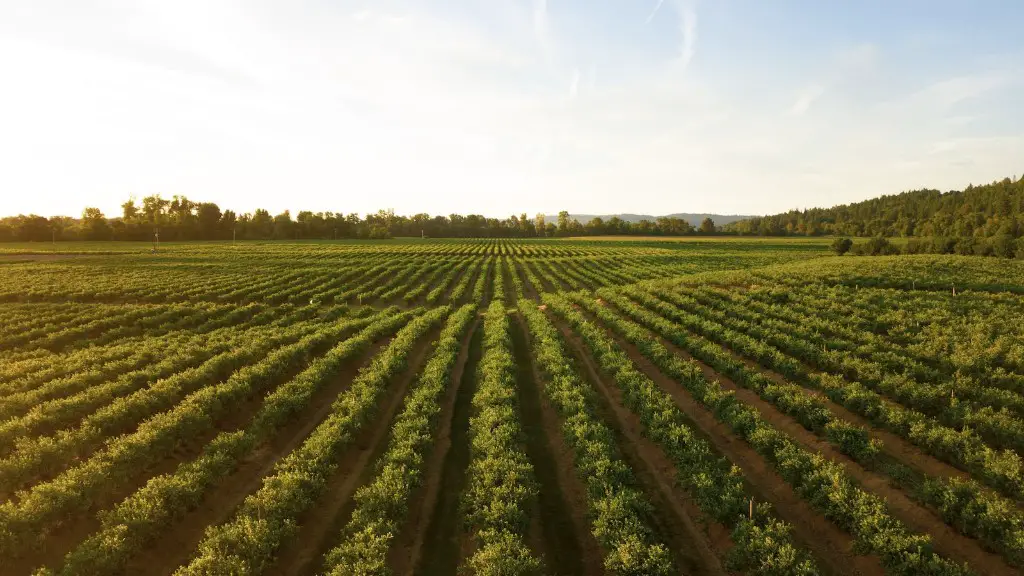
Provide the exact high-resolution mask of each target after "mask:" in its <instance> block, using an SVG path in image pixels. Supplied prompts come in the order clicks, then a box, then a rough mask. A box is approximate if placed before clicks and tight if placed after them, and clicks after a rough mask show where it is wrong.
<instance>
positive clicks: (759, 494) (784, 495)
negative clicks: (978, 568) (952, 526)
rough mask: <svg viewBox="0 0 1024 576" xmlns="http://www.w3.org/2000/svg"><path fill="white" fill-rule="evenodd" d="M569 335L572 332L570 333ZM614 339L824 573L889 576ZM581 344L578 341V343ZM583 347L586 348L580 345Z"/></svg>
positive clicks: (691, 400)
mask: <svg viewBox="0 0 1024 576" xmlns="http://www.w3.org/2000/svg"><path fill="white" fill-rule="evenodd" d="M563 330H565V331H567V330H568V329H567V328H564V325H563ZM606 332H608V335H609V337H612V338H615V339H616V342H617V343H618V344H619V346H621V348H622V350H623V351H624V352H626V353H627V354H628V355H629V357H630V359H631V360H632V361H633V363H634V364H635V365H636V367H637V369H639V370H640V371H641V372H643V373H644V374H645V375H646V376H647V377H649V378H650V379H651V380H653V381H654V382H655V383H656V384H657V385H658V386H659V387H660V388H661V389H662V391H663V392H665V393H667V394H668V395H669V396H670V397H671V398H672V399H673V401H674V402H675V404H676V406H677V407H678V408H679V409H680V410H681V411H682V412H683V413H684V414H685V415H686V416H687V417H688V418H689V419H690V421H691V422H692V423H693V424H694V426H695V428H696V429H698V430H699V431H700V432H701V433H702V434H703V435H704V436H705V437H706V438H707V439H708V440H709V441H710V442H711V443H712V445H713V446H714V447H715V449H716V450H718V452H719V453H720V454H722V455H723V456H725V457H726V458H728V459H729V460H730V461H731V462H732V463H733V464H735V465H736V466H738V467H739V468H740V469H741V470H742V471H743V475H744V477H745V479H746V481H747V485H748V489H749V493H750V494H751V495H753V496H754V498H755V499H756V500H760V501H767V502H771V503H772V505H773V506H774V508H775V511H776V514H777V515H778V516H779V518H781V519H782V520H785V521H786V522H788V523H789V524H791V525H792V526H793V535H794V538H795V540H796V542H797V543H798V545H800V546H802V547H803V548H805V549H807V550H809V551H810V552H811V553H813V554H814V555H815V557H816V559H817V561H818V565H819V567H820V568H822V569H823V570H825V571H826V572H828V573H830V574H837V575H838V574H851V575H853V574H857V575H869V574H878V575H880V574H883V573H884V570H883V568H882V565H881V563H880V561H879V559H878V558H876V557H871V556H863V555H859V554H857V553H855V552H854V542H853V538H852V537H851V536H850V535H849V534H847V533H846V532H844V531H842V530H841V529H839V527H837V526H836V525H835V524H833V523H832V522H830V521H829V520H828V519H827V518H825V517H824V516H822V515H821V514H819V513H818V512H816V511H815V510H814V509H813V508H811V506H810V505H809V504H808V503H807V502H806V501H804V500H803V499H802V498H800V496H798V495H797V494H796V493H795V492H794V491H793V489H792V487H791V486H790V485H789V484H788V483H786V481H785V480H783V479H782V478H781V477H780V476H779V475H778V474H777V473H776V472H775V470H774V469H772V467H771V464H769V463H768V462H766V461H765V459H764V458H762V457H761V455H760V454H758V453H757V452H756V451H755V450H754V449H753V448H751V447H750V446H749V445H748V444H747V443H746V442H744V441H743V440H742V439H739V438H737V437H736V436H735V435H734V434H733V432H732V431H731V430H729V428H728V427H727V426H726V425H725V424H722V423H721V422H719V421H718V420H716V419H715V417H714V415H713V414H712V413H710V412H709V411H708V410H707V409H705V408H704V407H703V406H702V405H701V404H700V403H699V402H697V401H696V400H695V399H694V398H693V397H692V396H690V393H689V392H688V391H687V390H686V389H685V388H684V387H683V386H682V385H681V384H679V383H677V382H675V381H674V380H672V379H671V378H669V377H668V376H666V375H664V374H663V373H662V372H661V371H660V370H658V368H657V367H656V366H654V365H653V364H652V363H651V362H650V361H648V360H647V359H646V358H645V357H644V356H643V355H642V354H641V353H640V352H639V351H638V350H636V348H635V347H634V346H632V345H631V344H629V343H628V342H625V341H623V340H621V339H618V338H616V336H615V335H614V334H612V333H610V331H606ZM576 338H577V340H578V337H576ZM580 345H582V344H580Z"/></svg>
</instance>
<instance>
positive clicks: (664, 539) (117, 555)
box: [0, 237, 1024, 576]
mask: <svg viewBox="0 0 1024 576" xmlns="http://www.w3.org/2000/svg"><path fill="white" fill-rule="evenodd" d="M828 245H829V241H828V240H823V239H802V240H788V239H770V240H765V239H743V238H717V237H716V238H688V239H685V240H669V241H666V240H664V239H658V238H611V239H605V238H602V239H600V240H595V239H590V238H587V239H558V240H509V239H492V240H460V239H452V240H429V239H427V240H422V239H396V240H382V241H338V242H328V241H319V242H239V243H237V244H232V243H230V242H211V243H198V242H197V243H164V244H160V245H159V246H158V247H156V249H155V251H154V247H153V245H152V244H149V243H137V244H135V243H68V244H61V243H58V244H56V245H53V244H20V245H11V244H8V245H0V498H2V503H0V573H2V574H4V575H6V574H32V573H42V574H66V575H76V574H132V575H134V574H145V575H148V574H180V575H185V574H289V575H300V574H301V575H306V574H335V575H353V574H359V575H363V574H400V575H413V574H416V575H419V574H424V575H446V576H455V575H456V574H479V575H492V574H493V575H498V574H502V575H505V574H509V575H512V574H516V575H518V574H551V575H589V574H611V575H619V574H621V575H648V574H650V575H669V574H721V575H724V574H759V575H761V574H764V575H769V574H770V575H776V574H778V575H790V574H792V575H812V574H836V575H838V574H906V575H911V574H914V575H916V574H957V575H961V574H962V575H966V574H986V575H989V574H992V575H1011V574H1020V573H1021V570H1022V566H1024V462H1022V460H1021V458H1020V453H1021V451H1022V450H1024V301H1022V293H1024V262H1021V261H1007V260H1000V259H989V258H981V257H957V256H892V257H852V256H843V257H835V256H832V255H831V254H830V252H829V248H828Z"/></svg>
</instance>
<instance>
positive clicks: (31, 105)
mask: <svg viewBox="0 0 1024 576" xmlns="http://www.w3.org/2000/svg"><path fill="white" fill-rule="evenodd" d="M1022 19H1024V4H1019V3H1013V2H1008V1H999V0H986V1H980V2H973V3H963V2H955V1H952V0H949V1H939V2H917V1H903V2H895V3H894V2H882V1H880V0H876V1H871V2H862V3H857V4H849V5H846V4H843V5H838V4H834V3H819V2H811V1H787V2H780V3H772V4H771V5H767V4H765V3H761V2H754V1H753V0H733V1H722V2H711V1H697V0H651V1H649V2H647V1H644V2H608V3H603V4H600V5H594V4H593V3H588V4H585V3H583V2H581V1H579V0H574V1H571V2H569V1H564V2H563V1H558V0H550V1H545V0H530V1H513V0H486V1H485V0H464V1H457V2H454V3H444V4H440V3H430V2H416V1H410V0H384V1H379V2H373V3H370V2H348V1H343V2H325V1H322V0H308V1H300V2H293V3H287V4H281V3H277V2H269V1H266V0H257V1H255V2H238V1H225V2H199V1H198V0H186V1H182V2H175V3H165V2H156V1H153V0H150V1H143V2H128V1H126V0H121V1H82V2H70V1H69V0H64V1H55V0H49V1H47V0H42V1H38V2H32V3H7V4H6V5H3V6H0V75H2V76H3V78H4V80H5V83H4V84H5V89H4V90H3V91H0V158H2V159H3V163H4V169H3V170H0V190H3V202H2V205H0V213H2V215H13V214H18V213H37V214H41V215H46V216H51V215H57V214H60V215H70V216H78V215H79V213H80V211H81V209H82V208H83V207H85V206H97V207H99V208H101V209H102V210H103V211H104V212H105V213H106V214H107V215H108V216H111V217H113V216H117V215H119V213H120V210H119V205H120V204H121V203H122V202H124V201H125V200H126V199H127V198H128V197H129V196H135V197H136V198H139V199H141V198H142V197H143V196H146V195H150V194H161V195H163V196H164V197H166V198H169V197H171V196H172V195H175V194H179V195H184V196H188V197H189V198H191V199H193V200H201V201H211V202H216V203H218V204H219V205H220V206H221V207H222V208H230V209H233V210H236V211H238V212H248V211H251V210H253V209H255V208H266V209H268V210H269V211H271V212H272V213H278V212H281V211H283V210H285V209H290V210H292V211H297V210H313V211H326V210H330V211H335V212H337V211H342V212H345V213H349V212H358V213H361V214H363V213H366V212H375V211H376V210H378V209H381V208H393V209H394V210H395V212H396V213H399V214H414V213H418V212H427V213H430V214H432V215H435V214H449V213H461V214H469V213H476V214H484V215H487V216H494V217H507V216H508V214H511V213H516V214H518V213H520V212H522V211H523V210H524V209H528V210H530V212H529V214H531V215H533V214H536V213H538V212H540V213H546V214H552V213H557V212H558V211H559V210H562V209H566V208H574V209H576V210H574V211H573V213H584V214H617V213H632V214H651V215H663V214H670V213H680V212H684V213H712V214H727V215H728V214H743V215H762V214H770V213H777V212H783V211H786V210H789V209H793V208H810V207H819V206H820V207H828V206H833V205H836V204H847V203H851V202H856V201H860V200H864V199H867V198H872V197H877V196H880V195H883V194H896V193H899V192H902V191H905V190H910V189H918V188H937V189H940V190H942V191H946V190H950V189H957V190H959V189H963V188H964V187H965V186H967V185H968V184H975V185H978V184H986V183H989V182H991V181H993V180H999V179H1002V178H1004V177H1007V176H1014V175H1017V174H1019V173H1020V172H1021V170H1022V166H1024V163H1022V162H1021V159H1022V158H1024V110H1022V109H1021V108H1020V106H1019V104H1017V103H1016V102H1015V99H1014V97H1015V95H1018V94H1019V93H1020V92H1021V89H1022V88H1024V40H1022V39H1021V38H1020V35H1019V30H1017V28H1018V25H1017V23H1019V22H1020V21H1022Z"/></svg>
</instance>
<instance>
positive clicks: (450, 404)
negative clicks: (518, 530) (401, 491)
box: [388, 318, 480, 576]
mask: <svg viewBox="0 0 1024 576" xmlns="http://www.w3.org/2000/svg"><path fill="white" fill-rule="evenodd" d="M479 326H480V319H479V318H477V319H476V320H474V321H473V325H472V326H470V328H469V330H468V331H467V332H466V336H465V337H464V338H463V341H462V346H461V348H460V349H459V357H458V358H457V359H456V361H455V369H454V371H453V372H452V375H451V380H450V381H449V383H448V390H447V391H446V392H445V395H444V403H443V405H442V406H441V413H440V415H439V416H438V424H437V431H436V432H435V440H434V446H433V450H431V452H430V454H429V455H427V459H426V461H425V463H424V466H423V470H424V474H423V477H424V481H423V484H422V485H421V486H420V487H419V488H418V489H417V490H415V491H414V492H413V494H412V497H411V498H410V499H409V515H408V517H407V519H406V522H405V524H404V525H403V527H402V529H401V530H400V531H399V533H398V535H397V536H396V537H395V540H394V542H393V543H392V545H391V549H390V550H389V551H388V566H390V567H391V570H392V573H394V574H397V575H399V576H412V574H413V570H414V569H415V568H416V566H418V565H419V563H420V560H421V559H422V556H423V544H424V541H425V540H426V539H427V536H428V528H429V526H430V524H431V523H432V522H433V519H434V517H435V515H436V513H437V508H438V504H439V501H440V494H441V491H442V489H444V488H446V487H445V486H444V484H443V483H442V480H443V477H444V464H445V460H446V458H447V456H448V453H449V451H450V450H451V449H452V444H453V430H452V423H453V416H454V414H455V406H456V400H457V399H458V398H459V397H460V395H462V394H463V393H464V391H463V388H462V383H463V380H464V378H465V374H466V368H467V367H468V366H469V355H470V348H471V346H472V342H473V336H474V335H475V334H476V332H477V330H478V328H479Z"/></svg>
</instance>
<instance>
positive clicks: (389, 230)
mask: <svg viewBox="0 0 1024 576" xmlns="http://www.w3.org/2000/svg"><path fill="white" fill-rule="evenodd" d="M715 231H716V227H715V224H714V222H713V221H712V220H711V219H710V218H706V219H705V220H704V221H703V222H702V223H701V225H700V226H697V227H695V226H693V225H692V224H690V223H689V222H687V221H686V220H684V219H682V218H676V217H661V218H656V219H655V220H653V221H648V220H644V221H641V222H628V221H625V220H622V219H620V218H618V217H611V218H609V219H607V220H604V219H601V218H593V219H591V220H590V221H589V222H587V223H586V224H582V223H580V222H578V221H577V220H575V219H572V218H570V217H569V213H568V212H561V213H559V214H558V216H557V218H556V220H555V221H554V222H552V221H550V220H548V219H547V218H545V217H544V216H543V215H540V214H538V215H537V216H534V217H532V218H531V217H529V216H527V215H526V214H521V215H519V216H516V215H514V214H513V215H512V216H510V217H508V218H505V219H500V218H487V217H484V216H479V215H476V214H470V215H468V216H462V215H459V214H452V215H450V216H430V215H429V214H416V215H414V216H399V215H396V214H395V213H394V212H393V211H391V210H380V211H378V212H377V213H375V214H367V215H366V217H365V218H360V217H359V215H358V214H343V213H341V212H337V213H335V212H309V211H304V212H299V213H298V214H296V215H294V216H292V214H291V212H289V211H287V210H286V211H284V212H282V213H280V214H277V215H271V214H270V212H268V211H266V210H256V211H254V212H252V213H246V214H236V213H235V212H233V211H231V210H221V208H220V206H218V205H216V204H214V203H212V202H193V201H192V200H189V199H188V198H186V197H184V196H174V197H173V198H171V199H170V200H168V199H165V198H161V197H160V196H147V197H145V198H143V199H142V201H141V202H136V201H135V200H129V201H127V202H125V203H124V204H122V205H121V215H120V216H119V217H115V218H109V217H107V216H106V215H105V214H103V212H102V211H100V210H99V209H98V208H86V209H85V210H84V211H83V212H82V217H81V218H70V217H65V216H57V217H53V218H45V217H43V216H36V215H28V216H25V215H20V216H13V217H8V218H3V219H0V242H3V241H8V242H10V241H18V242H36V241H39V242H49V241H51V240H135V241H150V240H156V239H157V237H159V240H160V241H172V240H231V239H238V240H275V239H276V240H294V239H333V238H392V237H400V236H421V235H422V236H427V237H430V238H499V237H515V238H533V237H554V236H588V235H617V234H624V235H644V236H683V235H688V234H698V233H699V234H714V233H715Z"/></svg>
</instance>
